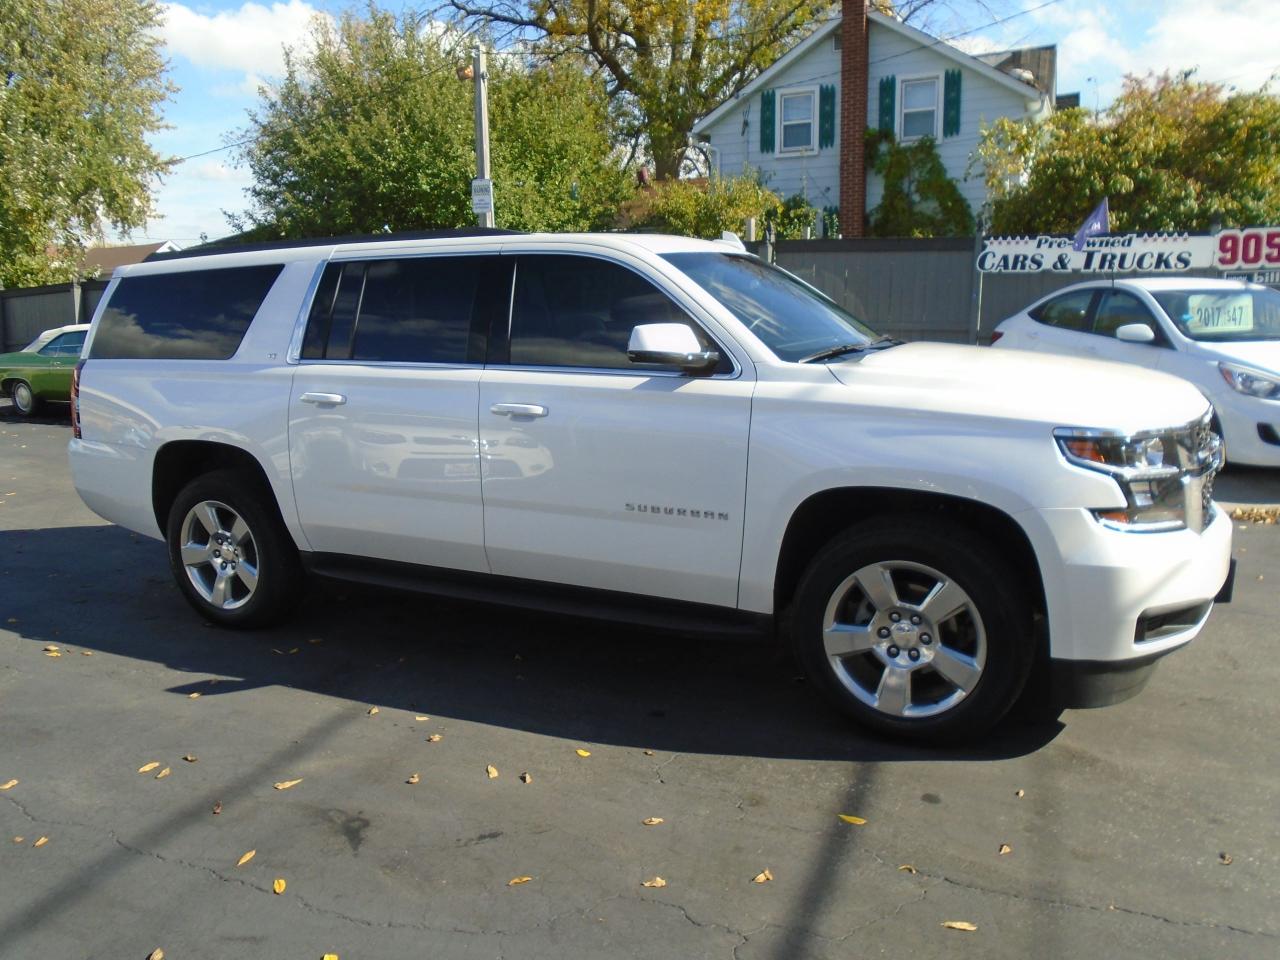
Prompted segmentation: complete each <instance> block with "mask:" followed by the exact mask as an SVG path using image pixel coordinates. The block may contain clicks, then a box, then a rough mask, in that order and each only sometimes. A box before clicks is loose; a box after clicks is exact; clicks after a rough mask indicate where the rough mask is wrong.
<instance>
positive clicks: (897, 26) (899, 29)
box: [693, 10, 1056, 133]
mask: <svg viewBox="0 0 1280 960" xmlns="http://www.w3.org/2000/svg"><path fill="white" fill-rule="evenodd" d="M867 20H868V21H869V22H871V23H873V24H876V25H877V26H881V27H885V28H887V29H889V30H892V31H894V32H895V33H898V34H901V35H902V36H904V37H906V38H907V39H908V40H911V41H912V42H913V43H915V44H916V45H917V46H918V47H926V48H928V49H931V50H936V51H937V52H938V53H939V54H940V55H941V56H944V57H947V58H948V59H951V60H954V61H955V62H956V63H958V64H960V65H961V66H963V67H967V68H968V69H970V70H972V71H974V72H975V73H978V74H981V75H982V76H985V77H987V78H988V79H990V80H993V81H995V82H996V83H998V84H1000V85H1001V86H1003V87H1006V88H1008V89H1009V90H1012V91H1013V92H1014V93H1018V94H1021V95H1022V96H1023V97H1025V98H1026V99H1028V100H1039V99H1040V98H1041V96H1042V92H1041V91H1040V90H1039V89H1037V88H1036V87H1035V86H1033V85H1031V84H1027V83H1023V82H1022V81H1021V80H1019V79H1017V78H1016V77H1011V76H1010V75H1009V74H1007V73H1004V72H1003V71H1001V70H999V69H997V68H996V67H995V66H992V65H991V64H990V63H986V62H984V61H983V60H981V59H979V58H978V57H973V56H970V55H969V54H967V53H965V52H964V51H963V50H960V49H958V48H956V47H953V46H951V44H949V43H947V42H946V41H945V40H940V39H938V38H937V37H931V36H929V34H927V33H925V32H924V31H923V30H917V29H916V28H915V27H912V26H908V25H907V24H905V23H903V22H902V21H901V20H898V19H897V18H896V17H890V16H887V15H885V14H883V13H879V12H878V11H876V10H868V11H867ZM840 23H841V18H840V17H834V18H832V19H831V20H829V21H827V22H826V23H824V24H823V25H822V26H820V27H818V29H817V30H815V31H813V33H811V34H809V36H807V37H805V38H804V39H803V40H801V41H800V42H799V43H797V44H796V45H795V46H794V47H792V48H791V49H790V50H788V51H787V52H786V53H784V54H783V55H782V56H781V57H779V58H778V59H777V60H775V61H774V62H773V63H772V64H770V65H769V66H768V67H767V68H766V69H765V70H763V71H762V72H761V73H760V75H759V76H757V77H756V78H755V79H754V80H752V81H751V82H750V83H748V84H747V85H746V86H745V87H743V88H742V89H741V90H739V91H738V93H737V94H736V95H735V96H734V97H732V98H731V99H729V100H726V101H725V102H724V103H722V104H720V106H718V107H716V109H714V110H712V111H711V112H710V113H709V114H707V115H706V116H705V117H703V118H702V119H701V120H699V121H698V122H697V123H695V124H694V125H693V132H694V133H701V132H702V131H704V130H706V129H707V128H708V127H710V126H712V125H713V124H715V123H716V122H717V121H718V120H720V118H721V117H723V116H724V115H725V114H726V113H728V112H729V111H730V110H731V109H733V107H734V106H735V105H737V103H738V102H739V101H741V100H743V99H744V98H746V97H748V96H750V95H751V94H753V93H755V92H756V91H757V90H759V89H760V88H762V87H764V86H765V85H766V84H768V82H769V81H770V80H771V79H772V78H773V77H775V76H776V75H777V74H778V73H779V72H781V71H782V70H785V69H786V68H787V67H788V66H790V65H791V64H793V63H795V62H796V61H797V60H799V59H800V58H801V57H803V56H804V55H805V54H806V53H807V52H808V51H809V50H811V49H812V48H813V47H814V46H816V45H817V44H819V43H821V42H822V40H823V39H824V38H825V37H828V36H830V35H831V34H832V33H833V32H835V31H836V30H838V29H839V28H840ZM1049 49H1054V48H1049ZM1019 52H1020V51H1007V52H1005V53H1003V54H1001V55H1000V56H1002V57H1007V56H1010V55H1011V54H1015V53H1019ZM1055 56H1056V51H1055ZM886 59H887V58H886ZM1014 66H1021V64H1014ZM1032 73H1033V74H1035V71H1034V70H1032ZM1037 76H1038V74H1037Z"/></svg>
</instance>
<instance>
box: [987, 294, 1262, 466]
mask: <svg viewBox="0 0 1280 960" xmlns="http://www.w3.org/2000/svg"><path fill="white" fill-rule="evenodd" d="M991 344H992V346H994V347H998V348H1008V349H1014V350H1034V351H1036V352H1038V353H1058V354H1066V355H1068V356H1076V357H1094V358H1097V359H1099V360H1112V361H1116V362H1120V363H1132V364H1136V365H1138V366H1142V367H1148V368H1150V369H1153V370H1162V371H1164V372H1166V373H1171V374H1173V375H1175V376H1178V377H1182V378H1183V379H1184V380H1189V381H1191V382H1192V383H1193V384H1195V385H1196V386H1197V387H1199V388H1200V392H1201V393H1203V394H1204V395H1205V397H1207V398H1208V400H1209V402H1210V403H1212V404H1213V409H1214V413H1215V416H1216V419H1217V428H1218V430H1219V432H1220V433H1221V434H1222V438H1223V441H1224V443H1225V445H1226V450H1227V457H1228V458H1229V459H1230V460H1231V461H1232V462H1234V463H1244V464H1253V465H1255V466H1268V467H1277V466H1280V293H1277V292H1276V291H1275V290H1272V289H1271V288H1270V287H1264V286H1260V285H1258V284H1251V283H1243V282H1241V281H1238V280H1207V279H1199V278H1195V277H1181V278H1172V277H1158V278H1139V279H1133V280H1115V281H1112V280H1094V281H1090V282H1088V283H1078V284H1075V285H1074V286H1070V287H1065V288H1063V289H1061V290H1057V291H1055V292H1054V293H1052V294H1050V295H1049V296H1047V297H1044V298H1043V299H1041V300H1038V301H1036V302H1035V303H1033V304H1032V305H1031V306H1030V307H1028V308H1027V309H1025V310H1023V311H1021V312H1019V313H1016V314H1014V315H1013V316H1012V317H1009V319H1007V320H1005V321H1003V322H1002V323H1000V325H999V326H997V327H996V329H995V333H994V334H993V335H992V338H991Z"/></svg>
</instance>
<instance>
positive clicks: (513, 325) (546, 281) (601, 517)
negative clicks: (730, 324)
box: [479, 253, 754, 607]
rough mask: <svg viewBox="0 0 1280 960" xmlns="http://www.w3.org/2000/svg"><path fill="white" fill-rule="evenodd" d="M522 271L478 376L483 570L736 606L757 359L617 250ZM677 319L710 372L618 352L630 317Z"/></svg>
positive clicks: (562, 257)
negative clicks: (736, 355) (712, 358)
mask: <svg viewBox="0 0 1280 960" xmlns="http://www.w3.org/2000/svg"><path fill="white" fill-rule="evenodd" d="M515 269H516V276H515V290H514V293H513V296H512V299H511V316H510V322H509V331H510V336H509V340H507V339H506V338H505V337H503V336H499V337H495V338H494V348H493V350H492V351H491V353H490V364H489V366H488V368H487V369H486V370H485V373H484V377H483V379H482V381H481V384H480V408H479V410H480V447H481V469H482V471H483V477H484V480H483V490H484V505H485V510H484V515H485V548H486V552H487V554H488V558H489V564H490V568H491V569H492V571H493V572H494V573H496V574H503V575H506V576H512V577H521V578H527V579H533V580H547V581H552V582H557V583H567V584H576V585H581V586H587V587H596V588H600V589H605V590H617V591H625V592H628V593H638V594H645V595H649V596H657V597H666V598H671V599H677V600H690V601H698V602H703V603H713V604H718V605H722V606H730V607H731V606H734V605H736V603H737V589H738V568H739V561H740V557H741V550H742V528H743V507H744V500H745V489H746V471H747V435H748V428H749V425H750V413H751V394H752V388H753V386H754V384H753V382H752V380H751V378H750V372H749V371H747V370H745V369H743V366H744V365H740V364H738V363H735V362H734V360H733V359H732V357H731V356H730V354H729V353H727V352H726V351H725V348H724V346H723V345H722V344H719V343H717V342H716V341H715V340H714V339H713V338H712V337H711V336H710V335H709V334H708V333H707V332H706V330H705V329H704V328H703V327H702V326H701V325H700V324H698V323H697V322H696V321H695V320H694V319H692V318H691V316H690V314H689V313H688V312H686V309H685V308H684V307H682V306H681V305H679V304H678V303H677V302H676V300H675V299H673V294H674V291H663V290H660V289H659V288H658V287H656V286H654V285H653V284H652V283H651V282H650V281H649V280H648V279H646V278H645V277H643V276H641V275H640V274H639V273H637V272H636V271H635V270H633V269H631V268H630V267H628V266H625V265H623V264H622V263H620V262H615V261H612V260H607V259H601V258H597V257H594V256H587V255H566V254H532V253H531V254H524V255H519V256H517V257H516V268H515ZM675 296H677V297H678V294H675ZM673 322H675V323H685V324H688V325H689V326H691V327H693V328H694V331H695V333H697V334H698V336H699V337H700V339H701V340H702V342H703V343H704V345H705V346H707V347H711V348H714V349H718V350H719V351H720V352H721V355H722V358H723V360H722V364H721V366H720V367H719V368H718V372H717V373H715V374H714V375H712V376H708V377H693V376H688V375H685V374H683V373H681V372H680V371H678V370H675V369H671V368H661V367H654V366H641V365H637V364H634V363H631V362H630V361H629V360H628V359H627V353H626V348H627V343H628V340H629V338H630V335H631V330H632V328H633V327H635V326H636V325H637V324H640V323H673ZM505 332H506V331H502V333H505Z"/></svg>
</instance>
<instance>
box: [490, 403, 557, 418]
mask: <svg viewBox="0 0 1280 960" xmlns="http://www.w3.org/2000/svg"><path fill="white" fill-rule="evenodd" d="M489 412H490V413H496V414H497V415H498V416H500V417H545V416H546V415H547V408H546V407H544V406H543V405H542V404H540V403H495V404H494V405H493V406H492V407H490V408H489Z"/></svg>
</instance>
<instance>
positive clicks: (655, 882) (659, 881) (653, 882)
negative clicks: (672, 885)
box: [640, 877, 667, 887]
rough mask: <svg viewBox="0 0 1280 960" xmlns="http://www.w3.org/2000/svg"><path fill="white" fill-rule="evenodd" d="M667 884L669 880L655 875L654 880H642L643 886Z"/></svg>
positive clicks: (641, 884) (662, 885)
mask: <svg viewBox="0 0 1280 960" xmlns="http://www.w3.org/2000/svg"><path fill="white" fill-rule="evenodd" d="M666 885H667V881H665V880H663V879H662V878H661V877H654V878H653V879H652V880H642V881H641V882H640V886H642V887H665V886H666Z"/></svg>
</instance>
